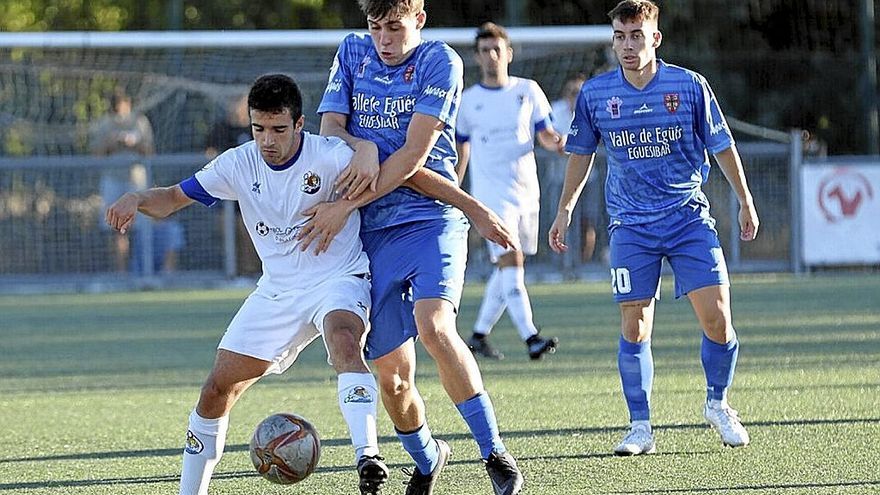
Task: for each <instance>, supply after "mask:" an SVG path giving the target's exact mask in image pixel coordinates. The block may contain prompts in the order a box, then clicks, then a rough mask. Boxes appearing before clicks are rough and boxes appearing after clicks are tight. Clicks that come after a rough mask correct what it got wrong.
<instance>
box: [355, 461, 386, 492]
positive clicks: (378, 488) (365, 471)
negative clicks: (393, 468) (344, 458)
mask: <svg viewBox="0 0 880 495" xmlns="http://www.w3.org/2000/svg"><path fill="white" fill-rule="evenodd" d="M384 460H385V459H384V458H383V457H380V456H378V455H370V456H367V455H365V456H361V458H360V460H358V464H357V471H358V477H359V478H360V483H359V484H358V488H360V490H361V495H380V494H381V493H382V485H384V484H385V482H386V481H387V480H388V466H386V465H385V463H384V462H382V461H384Z"/></svg>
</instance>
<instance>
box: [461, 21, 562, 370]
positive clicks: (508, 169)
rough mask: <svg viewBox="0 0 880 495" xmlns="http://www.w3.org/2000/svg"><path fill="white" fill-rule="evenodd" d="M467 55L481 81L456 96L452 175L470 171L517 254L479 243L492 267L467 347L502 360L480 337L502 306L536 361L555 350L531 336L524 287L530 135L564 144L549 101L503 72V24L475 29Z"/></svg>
mask: <svg viewBox="0 0 880 495" xmlns="http://www.w3.org/2000/svg"><path fill="white" fill-rule="evenodd" d="M474 52H475V55H474V58H475V59H476V61H477V63H478V64H479V65H480V73H481V76H482V77H481V79H480V82H479V84H475V85H473V86H471V87H470V88H468V89H466V90H464V92H463V93H462V95H461V110H460V111H459V114H458V125H457V128H456V136H455V139H456V142H457V148H458V155H459V161H458V168H457V173H458V178H459V182H461V181H462V179H463V178H464V175H465V172H466V171H467V170H470V182H471V194H473V196H474V197H475V198H477V199H478V200H479V201H481V202H483V203H484V204H485V205H486V206H488V207H489V208H491V209H492V210H493V211H495V213H497V214H498V216H500V217H501V218H502V219H503V220H504V223H505V224H507V226H508V228H509V229H511V233H512V234H514V235H517V236H518V237H519V241H520V245H521V246H522V249H521V250H511V249H508V248H504V247H501V246H499V245H498V244H495V243H493V242H487V245H488V248H489V256H490V258H491V260H492V263H494V264H495V270H494V271H493V272H492V275H491V276H490V277H489V280H488V282H487V283H486V293H485V294H484V296H483V303H482V304H481V306H480V311H479V314H478V316H477V321H476V322H475V323H474V333H473V335H472V336H471V338H470V340H468V346H469V347H470V348H471V350H472V351H473V352H474V353H476V354H480V355H483V356H485V357H488V358H492V359H502V358H503V357H504V354H503V353H501V352H500V351H498V350H497V349H495V348H494V347H493V346H492V345H491V344H490V343H489V339H488V336H489V333H490V332H491V331H492V327H493V326H494V325H495V323H496V322H498V319H499V318H501V315H502V314H503V313H504V309H505V308H507V312H508V314H509V315H510V319H511V321H513V324H514V326H516V329H517V331H518V332H519V336H520V338H521V339H522V340H523V342H525V344H526V349H527V352H528V354H529V357H530V358H532V359H540V358H541V357H543V355H544V354H545V353H552V352H555V350H556V343H557V340H556V338H555V337H554V338H549V339H545V338H542V337H541V336H539V335H538V328H537V327H535V324H534V322H533V321H532V305H531V302H530V301H529V294H528V292H527V291H526V285H525V256H526V255H533V254H535V253H536V252H537V251H538V209H539V197H540V190H539V186H538V171H537V165H536V164H535V153H534V149H535V136H536V135H537V138H538V143H540V145H541V146H542V147H543V148H544V149H546V150H548V151H553V152H557V153H562V149H563V146H564V140H563V139H562V136H560V135H559V134H558V133H557V132H556V131H554V130H553V125H552V124H551V122H550V103H549V102H548V101H547V97H546V96H545V95H544V92H543V91H541V88H540V87H539V86H538V83H536V82H535V81H532V80H531V79H523V78H519V77H514V76H511V75H509V74H508V64H510V62H511V61H512V60H513V48H512V47H511V45H510V38H509V37H508V35H507V31H506V30H505V29H504V28H503V27H501V26H498V25H497V24H494V23H492V22H487V23H484V24H483V25H482V26H480V28H479V30H478V31H477V35H476V39H475V41H474ZM468 162H470V168H469V169H468Z"/></svg>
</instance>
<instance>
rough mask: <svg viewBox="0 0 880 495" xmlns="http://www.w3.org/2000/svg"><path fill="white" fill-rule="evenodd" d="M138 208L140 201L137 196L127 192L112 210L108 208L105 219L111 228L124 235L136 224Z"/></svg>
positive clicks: (113, 205) (111, 206) (114, 204)
mask: <svg viewBox="0 0 880 495" xmlns="http://www.w3.org/2000/svg"><path fill="white" fill-rule="evenodd" d="M138 206H139V200H138V197H137V195H136V194H134V193H130V192H127V193H125V194H123V195H122V196H121V197H120V198H119V199H117V200H116V202H115V203H113V204H112V205H110V208H107V213H106V215H105V217H104V219H105V221H106V222H107V225H109V226H110V228H112V229H113V230H117V231H119V233H121V234H124V233H126V232H128V229H129V228H131V224H133V223H134V219H135V216H136V215H137V211H138Z"/></svg>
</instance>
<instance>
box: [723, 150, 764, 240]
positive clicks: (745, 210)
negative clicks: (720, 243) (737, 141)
mask: <svg viewBox="0 0 880 495" xmlns="http://www.w3.org/2000/svg"><path fill="white" fill-rule="evenodd" d="M715 159H716V160H718V166H720V167H721V171H722V172H724V177H725V178H727V182H728V183H730V187H731V188H733V192H734V194H736V198H737V200H738V201H739V238H740V239H742V240H744V241H751V240H753V239H754V238H755V237H756V236H757V235H758V225H759V224H760V221H759V220H758V210H757V209H755V201H754V199H753V198H752V193H751V191H749V185H748V183H747V182H746V173H745V170H744V169H743V164H742V159H740V156H739V152H738V151H737V150H736V145H733V146H731V147H730V148H727V149H726V150H724V151H721V152H720V153H717V154H716V155H715Z"/></svg>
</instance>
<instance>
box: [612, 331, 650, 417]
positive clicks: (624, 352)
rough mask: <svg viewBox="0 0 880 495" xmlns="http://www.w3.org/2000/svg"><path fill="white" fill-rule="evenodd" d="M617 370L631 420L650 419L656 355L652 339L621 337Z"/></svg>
mask: <svg viewBox="0 0 880 495" xmlns="http://www.w3.org/2000/svg"><path fill="white" fill-rule="evenodd" d="M617 370H618V371H619V372H620V383H621V384H622V385H623V396H624V398H625V399H626V407H627V409H629V419H630V421H650V419H651V406H650V402H651V387H652V385H653V383H654V356H653V355H652V354H651V341H650V340H646V341H644V342H640V343H633V342H628V341H627V340H626V339H624V338H623V336H621V337H620V347H619V349H618V351H617Z"/></svg>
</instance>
